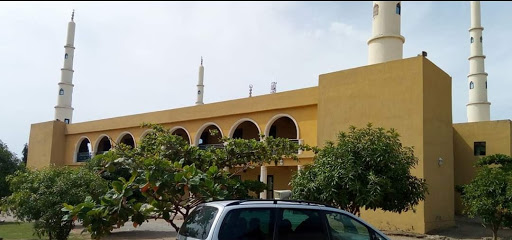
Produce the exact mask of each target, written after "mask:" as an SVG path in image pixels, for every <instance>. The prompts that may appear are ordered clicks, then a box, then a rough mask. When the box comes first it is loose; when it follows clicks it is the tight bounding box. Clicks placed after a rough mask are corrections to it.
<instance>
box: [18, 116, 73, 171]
mask: <svg viewBox="0 0 512 240" xmlns="http://www.w3.org/2000/svg"><path fill="white" fill-rule="evenodd" d="M65 129H66V124H65V123H64V122H60V121H50V122H43V123H37V124H32V125H31V127H30V137H29V143H28V146H29V148H28V156H27V159H28V161H27V167H29V168H31V169H41V168H44V167H48V166H50V165H52V164H54V165H63V163H64V146H65V136H64V134H65Z"/></svg>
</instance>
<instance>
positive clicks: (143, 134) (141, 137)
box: [139, 128, 154, 141]
mask: <svg viewBox="0 0 512 240" xmlns="http://www.w3.org/2000/svg"><path fill="white" fill-rule="evenodd" d="M153 131H154V130H153V129H151V128H150V129H146V130H144V132H142V134H141V135H140V138H139V141H141V140H142V139H143V138H144V137H145V136H146V135H148V133H150V132H153Z"/></svg>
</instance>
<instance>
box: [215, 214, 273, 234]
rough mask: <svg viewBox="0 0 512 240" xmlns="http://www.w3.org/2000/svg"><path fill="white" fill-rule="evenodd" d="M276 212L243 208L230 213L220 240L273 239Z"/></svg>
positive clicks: (223, 226) (221, 229)
mask: <svg viewBox="0 0 512 240" xmlns="http://www.w3.org/2000/svg"><path fill="white" fill-rule="evenodd" d="M274 216H275V215H274V211H273V209H269V208H243V209H234V210H231V211H229V212H228V213H227V214H226V217H224V220H223V222H222V224H221V227H220V230H219V240H238V239H240V240H242V239H243V240H245V239H251V240H252V239H254V240H264V239H272V236H273V233H274Z"/></svg>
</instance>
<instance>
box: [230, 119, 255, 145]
mask: <svg viewBox="0 0 512 240" xmlns="http://www.w3.org/2000/svg"><path fill="white" fill-rule="evenodd" d="M231 138H239V139H246V140H249V139H256V140H259V139H260V130H259V129H258V126H257V125H256V124H255V123H254V122H253V121H251V120H245V121H242V122H241V123H238V125H236V126H235V128H234V129H233V130H232V132H231Z"/></svg>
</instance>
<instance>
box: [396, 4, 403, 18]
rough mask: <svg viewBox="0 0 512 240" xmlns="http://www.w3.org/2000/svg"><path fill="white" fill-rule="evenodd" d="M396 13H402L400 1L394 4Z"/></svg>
mask: <svg viewBox="0 0 512 240" xmlns="http://www.w3.org/2000/svg"><path fill="white" fill-rule="evenodd" d="M395 11H396V14H398V15H400V14H401V13H402V7H401V6H400V3H397V4H396V10H395Z"/></svg>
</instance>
